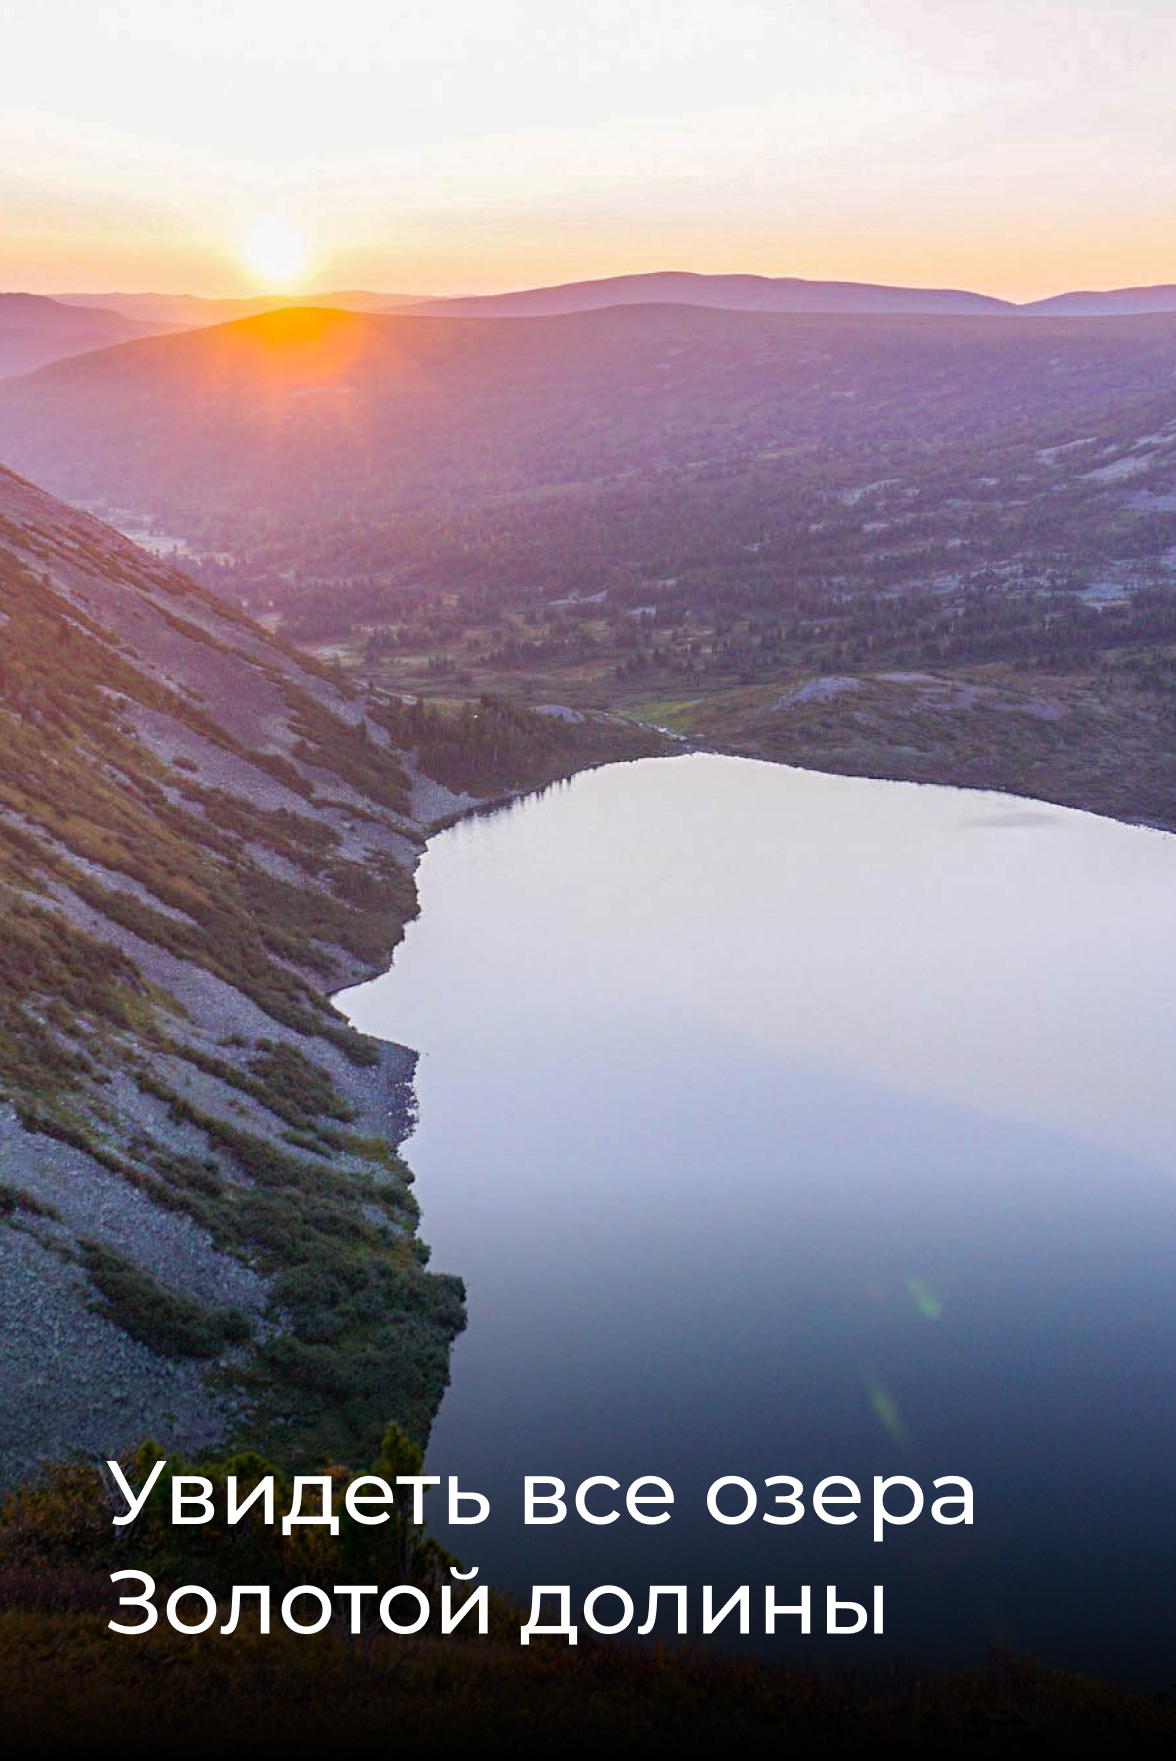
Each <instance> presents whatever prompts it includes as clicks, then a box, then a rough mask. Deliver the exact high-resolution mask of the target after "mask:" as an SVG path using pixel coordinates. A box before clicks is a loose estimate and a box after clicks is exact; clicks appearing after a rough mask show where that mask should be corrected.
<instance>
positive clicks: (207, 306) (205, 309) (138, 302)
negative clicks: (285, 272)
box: [57, 288, 421, 330]
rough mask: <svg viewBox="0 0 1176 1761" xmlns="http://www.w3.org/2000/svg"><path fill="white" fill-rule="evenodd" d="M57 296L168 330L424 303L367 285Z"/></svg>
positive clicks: (65, 302)
mask: <svg viewBox="0 0 1176 1761" xmlns="http://www.w3.org/2000/svg"><path fill="white" fill-rule="evenodd" d="M57 298H58V300H59V301H60V302H61V303H62V304H63V305H69V306H89V307H92V306H102V307H108V308H109V309H110V310H111V311H114V312H122V313H124V314H125V315H126V316H127V317H128V318H137V319H142V320H146V321H148V322H150V323H151V324H153V325H156V326H158V327H159V328H161V329H169V330H189V329H196V328H197V327H198V326H200V325H205V324H229V323H231V322H232V320H233V319H234V318H250V317H253V316H254V315H255V314H257V313H258V312H277V311H281V310H282V309H283V308H284V307H287V306H330V307H332V308H334V309H335V310H338V311H341V312H394V311H398V310H399V309H400V308H401V307H402V306H415V305H419V304H421V299H420V295H419V294H389V293H369V292H367V291H365V290H364V289H362V288H343V289H334V290H330V291H328V292H325V293H306V294H257V295H254V296H253V297H251V298H248V299H215V298H213V299H210V298H206V297H205V296H204V295H202V294H158V293H94V294H89V293H69V294H58V295H57Z"/></svg>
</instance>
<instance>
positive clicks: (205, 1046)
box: [0, 470, 466, 1482]
mask: <svg viewBox="0 0 1176 1761" xmlns="http://www.w3.org/2000/svg"><path fill="white" fill-rule="evenodd" d="M465 799H466V798H465V797H463V796H461V795H457V794H454V793H451V792H450V791H448V790H446V789H444V788H443V787H441V786H440V785H438V784H435V783H431V782H429V781H428V780H427V779H425V778H422V777H421V776H419V775H418V774H416V773H415V771H414V769H413V767H412V765H411V763H410V762H408V761H407V760H406V758H405V756H404V755H403V754H402V753H400V752H398V751H397V750H395V749H394V747H393V745H392V741H391V737H390V735H389V733H388V731H387V728H386V727H381V726H380V725H378V724H377V722H376V721H374V720H372V719H371V718H370V717H369V716H368V715H367V713H366V712H365V705H364V703H363V702H362V701H361V700H360V699H359V698H358V697H357V696H355V695H353V694H350V693H349V692H348V690H347V688H346V687H344V686H341V685H340V684H339V683H337V682H335V681H334V679H333V678H332V677H331V675H330V674H329V673H328V672H327V671H326V670H325V669H316V668H315V666H314V664H313V663H311V662H308V661H306V660H304V659H300V658H299V657H297V656H296V655H295V654H293V653H292V652H287V651H285V650H284V649H282V648H281V647H279V646H278V645H277V644H275V643H274V642H273V641H271V640H270V639H269V638H268V637H267V636H266V635H265V634H264V632H262V631H261V630H259V629H258V628H257V627H256V626H255V625H253V624H252V623H250V622H249V621H248V620H247V619H245V618H244V617H242V616H240V615H238V614H236V613H235V612H234V611H232V610H231V609H229V608H227V607H226V606H224V605H223V604H221V603H219V602H218V601H216V600H215V599H213V598H212V597H211V596H210V595H208V594H206V593H205V592H204V591H203V590H202V589H201V588H199V587H197V586H195V585H194V584H193V583H192V582H191V581H190V580H188V579H187V578H186V577H184V576H183V575H180V574H178V573H176V572H175V571H173V570H171V569H169V568H167V567H164V566H162V565H161V564H159V563H158V562H156V561H154V560H153V559H151V558H150V557H148V556H146V555H145V554H144V553H142V552H141V551H139V550H137V549H136V548H135V546H134V545H132V544H130V543H129V542H127V541H126V540H124V539H122V538H121V537H120V536H119V535H118V534H116V533H114V532H113V531H111V530H110V529H109V528H107V527H105V526H102V525H100V524H99V523H98V522H97V521H95V520H93V519H90V518H89V517H87V516H85V515H82V514H79V513H76V512H74V511H72V510H70V509H68V508H66V507H64V506H63V505H61V504H60V503H58V502H55V501H54V500H53V499H51V498H50V497H49V496H47V495H45V494H43V493H42V492H41V491H40V490H38V489H36V488H34V487H33V486H32V485H30V484H28V483H26V482H24V481H22V480H21V479H19V478H17V477H15V476H13V475H11V474H10V473H8V472H6V471H3V470H0V928H2V932H3V933H2V936H0V969H2V971H0V1479H2V1480H4V1481H8V1482H11V1481H12V1480H13V1479H15V1478H17V1477H19V1476H20V1475H21V1474H23V1473H25V1472H27V1471H28V1470H29V1469H30V1468H31V1467H32V1466H33V1465H35V1463H36V1462H38V1461H39V1460H42V1459H44V1458H46V1457H61V1456H62V1455H65V1454H68V1453H70V1452H72V1451H74V1450H78V1449H80V1450H83V1451H88V1452H101V1453H103V1454H105V1453H109V1452H111V1451H113V1450H117V1449H121V1448H123V1447H126V1446H129V1445H133V1444H134V1443H135V1442H137V1441H138V1440H140V1439H141V1438H142V1437H144V1436H145V1435H147V1434H152V1435H155V1436H160V1437H161V1438H162V1440H163V1441H164V1442H166V1443H168V1444H170V1445H171V1446H173V1447H178V1448H181V1449H196V1448H202V1447H205V1446H209V1445H212V1444H214V1443H219V1442H225V1441H230V1442H233V1443H253V1444H256V1445H258V1446H260V1447H263V1448H266V1449H268V1450H270V1451H271V1452H273V1453H275V1454H277V1455H279V1456H280V1457H282V1458H285V1459H288V1460H291V1461H297V1460H299V1459H309V1458H310V1457H313V1456H316V1455H322V1454H324V1453H334V1454H335V1455H337V1456H338V1457H340V1458H341V1459H344V1460H348V1459H353V1460H358V1459H364V1458H366V1452H368V1451H369V1450H370V1449H371V1448H372V1447H374V1442H375V1441H377V1440H378V1437H379V1434H380V1432H381V1431H382V1429H383V1427H384V1425H385V1424H386V1423H387V1421H388V1420H389V1419H396V1420H398V1421H399V1422H400V1423H401V1424H402V1425H404V1426H405V1428H406V1429H407V1430H409V1431H410V1432H411V1433H414V1434H415V1435H416V1436H417V1437H418V1438H421V1437H423V1436H424V1435H426V1434H427V1431H428V1428H429V1424H430V1422H431V1418H432V1415H433V1413H434V1411H435V1408H436V1404H437V1401H438V1399H439V1397H440V1393H441V1390H442V1388H443V1386H444V1383H445V1380H446V1365H447V1357H448V1348H449V1344H450V1341H451V1339H452V1337H453V1335H454V1333H455V1332H456V1331H457V1330H458V1329H459V1328H460V1327H461V1325H462V1322H463V1291H462V1288H461V1285H460V1282H459V1281H458V1280H457V1279H455V1278H452V1277H442V1276H436V1275H433V1274H431V1273H429V1272H427V1271H426V1270H425V1269H424V1266H425V1261H426V1259H427V1250H426V1249H425V1248H424V1247H423V1245H422V1243H421V1241H420V1239H419V1236H418V1234H417V1207H416V1204H415V1202H414V1199H413V1196H412V1192H411V1189H410V1181H411V1175H410V1174H409V1172H408V1171H407V1169H406V1168H405V1167H404V1165H403V1163H402V1162H401V1161H400V1160H399V1158H398V1157H397V1155H396V1153H395V1147H394V1146H395V1143H396V1141H397V1139H398V1137H399V1136H400V1135H402V1132H403V1125H404V1120H405V1116H406V1107H407V1103H408V1096H409V1090H408V1082H409V1078H410V1074H411V1064H412V1059H411V1054H409V1053H407V1052H406V1051H404V1050H403V1049H402V1048H398V1047H389V1046H383V1045H378V1044H376V1043H375V1042H372V1041H370V1040H366V1039H364V1038H362V1037H360V1036H359V1035H358V1034H356V1033H355V1032H353V1031H352V1030H351V1028H350V1027H349V1026H348V1025H347V1023H346V1022H345V1021H344V1020H343V1019H342V1017H341V1016H340V1015H339V1014H338V1013H337V1012H336V1011H335V1010H334V1009H333V1008H332V1007H331V1006H330V1004H329V1002H328V1001H327V996H328V993H329V992H330V991H331V990H332V989H334V988H336V987H338V986H340V985H342V984H344V983H346V982H349V981H351V980H354V979H356V978H357V977H358V976H360V975H363V974H367V973H369V972H371V971H372V970H373V969H375V968H377V967H379V966H381V965H383V964H386V962H387V959H388V958H389V956H390V950H391V948H392V947H393V945H394V944H395V942H396V941H397V939H398V938H399V935H400V933H401V931H402V928H403V924H404V922H405V919H406V918H407V917H408V916H409V915H411V913H412V912H413V910H414V891H413V885H412V879H411V873H412V867H413V864H414V862H415V859H416V856H417V854H418V851H419V849H420V847H421V844H422V842H423V839H424V835H425V832H426V830H427V828H428V826H429V825H430V823H431V822H432V821H433V820H434V819H435V818H436V817H437V816H439V815H445V814H449V813H452V812H453V811H455V810H457V809H459V808H460V807H461V806H462V805H463V804H464V801H465Z"/></svg>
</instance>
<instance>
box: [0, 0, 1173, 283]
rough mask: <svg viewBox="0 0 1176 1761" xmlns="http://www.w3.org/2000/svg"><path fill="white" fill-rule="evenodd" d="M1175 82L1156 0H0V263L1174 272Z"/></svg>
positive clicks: (147, 270)
mask: <svg viewBox="0 0 1176 1761" xmlns="http://www.w3.org/2000/svg"><path fill="white" fill-rule="evenodd" d="M1174 89H1176V28H1174V20H1173V13H1172V6H1171V0H806V3H804V4H796V3H789V0H772V3H768V0H722V3H720V0H656V3H650V0H644V3H642V0H579V3H578V4H571V3H570V0H436V3H434V4H432V5H428V6H420V5H415V4H414V5H412V6H401V5H397V4H395V3H394V0H332V4H329V5H327V4H323V3H321V0H318V3H316V4H313V5H307V4H303V3H301V0H43V3H42V4H36V5H34V4H31V3H30V0H0V286H3V287H8V288H29V289H33V290H35V291H40V292H55V291H67V290H73V291H82V290H101V289H116V288H117V289H122V290H136V289H148V288H150V289H157V290H164V291H172V292H180V291H184V292H195V293H213V294H216V293H221V294H230V293H232V294H237V293H249V292H256V291H259V290H260V289H261V288H262V287H263V286H264V284H265V283H266V282H267V281H268V282H271V283H272V284H273V285H277V284H278V283H279V282H280V281H288V280H289V279H290V277H291V275H293V276H296V277H297V278H298V281H299V283H300V284H304V285H305V286H307V287H321V288H329V287H367V288H377V289H381V290H385V291H388V292H393V293H398V292H410V293H413V292H419V293H448V292H481V291H488V290H492V289H498V288H504V287H511V286H521V285H525V284H531V283H535V282H550V281H563V280H570V279H574V278H579V277H582V276H592V275H607V274H614V273H619V272H623V271H635V270H647V269H663V268H676V269H699V270H711V271H720V270H749V271H755V272H758V273H762V274H777V275H805V276H816V277H844V278H852V279H863V280H877V281H890V282H917V283H923V284H938V285H943V284H951V285H962V286H968V287H972V288H976V289H978V290H980V291H983V292H992V293H999V294H1004V295H1006V296H1008V297H1011V298H1033V297H1036V296H1039V295H1042V294H1046V293H1052V292H1056V291H1058V290H1060V289H1062V288H1066V287H1076V286H1096V287H1097V286H1112V285H1126V284H1132V283H1146V282H1158V281H1176V227H1174V225H1173V222H1174V220H1176V212H1174V209H1176V196H1174V191H1176V120H1174V117H1176V106H1174V104H1173V98H1172V94H1173V91H1174ZM259 229H260V232H259ZM267 229H268V230H267ZM259 237H260V238H261V239H262V240H263V241H264V240H266V239H269V240H270V247H271V248H270V249H269V251H268V254H267V251H266V250H265V249H262V250H261V251H260V253H259V251H258V249H257V248H255V247H256V241H257V240H258V238H259ZM283 239H284V240H286V241H287V243H288V244H289V246H290V249H289V250H288V251H286V252H285V253H283V250H282V249H281V248H277V249H275V248H273V247H274V241H277V244H278V245H279V246H280V245H281V241H282V240H283ZM250 240H252V241H253V244H252V245H249V244H248V243H247V241H250ZM303 251H304V252H305V266H303V265H302V264H301V263H300V262H298V261H297V259H298V258H299V257H300V255H301V253H302V252H303ZM283 263H284V264H285V265H286V267H285V268H284V269H282V268H279V265H280V264H283Z"/></svg>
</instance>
